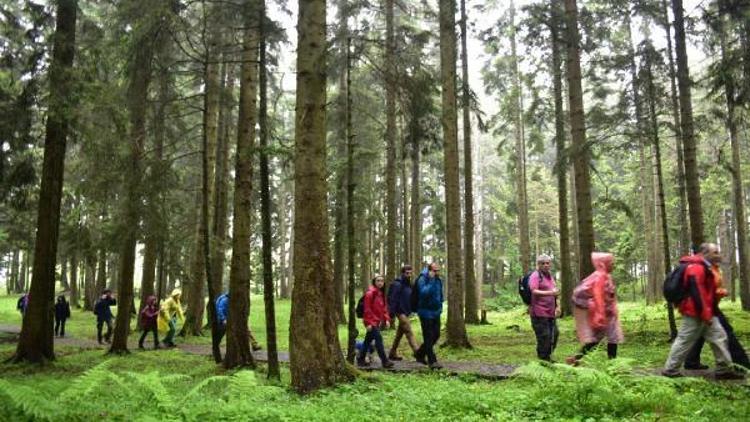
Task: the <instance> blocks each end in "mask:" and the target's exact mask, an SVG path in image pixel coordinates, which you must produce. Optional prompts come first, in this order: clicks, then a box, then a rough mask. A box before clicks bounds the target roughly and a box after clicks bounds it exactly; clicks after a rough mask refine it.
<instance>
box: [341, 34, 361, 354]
mask: <svg viewBox="0 0 750 422" xmlns="http://www.w3.org/2000/svg"><path fill="white" fill-rule="evenodd" d="M347 35H348V30H347ZM350 44H351V38H349V37H348V36H347V38H346V79H345V81H344V82H345V84H344V88H345V89H346V107H345V108H344V112H345V114H344V116H345V118H344V120H345V121H346V132H345V138H346V182H347V183H346V246H347V248H346V256H347V263H346V264H347V269H348V273H349V274H348V284H347V292H346V293H347V299H348V302H349V309H348V317H349V321H348V322H349V325H348V327H347V332H348V338H347V342H346V360H347V361H349V363H351V364H353V363H354V356H355V354H356V348H355V344H356V340H357V334H358V333H357V318H356V315H355V306H356V302H355V297H354V290H355V283H356V280H355V277H354V272H355V267H356V265H355V263H354V259H355V257H356V254H357V239H356V238H355V234H354V227H355V226H354V225H355V224H357V221H355V219H354V217H355V209H354V191H355V189H356V187H357V183H356V180H355V178H354V145H355V144H354V134H353V133H352V113H351V110H352V93H351V90H350V89H349V87H350V85H351V83H352V78H351V53H350V49H351V46H350Z"/></svg>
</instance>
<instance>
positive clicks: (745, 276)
mask: <svg viewBox="0 0 750 422" xmlns="http://www.w3.org/2000/svg"><path fill="white" fill-rule="evenodd" d="M727 3H728V2H727V0H722V1H721V5H722V6H723V7H727V8H728V7H729V5H728V4H727ZM721 19H725V18H724V17H721ZM720 36H721V60H722V67H723V68H724V73H723V78H722V79H723V81H724V98H725V101H726V107H727V130H728V131H729V139H730V142H731V144H732V168H731V171H732V199H733V203H732V205H733V207H732V211H733V212H734V217H735V220H734V221H735V225H736V227H737V252H738V255H739V270H740V271H739V272H740V302H741V304H742V309H743V310H745V311H750V256H748V244H747V218H745V198H744V190H743V188H742V163H741V158H740V144H741V141H740V139H739V134H738V129H737V119H738V116H737V107H736V106H737V103H736V99H735V97H736V95H737V94H736V91H737V89H736V87H735V81H734V75H733V73H732V71H731V66H732V64H731V63H730V60H731V59H730V58H729V56H728V54H727V52H726V28H725V26H724V23H722V28H721V34H720ZM699 199H700V198H699ZM729 252H730V253H731V254H734V253H735V252H734V250H732V251H729ZM724 255H726V252H725V253H724ZM728 275H729V278H730V279H731V274H728Z"/></svg>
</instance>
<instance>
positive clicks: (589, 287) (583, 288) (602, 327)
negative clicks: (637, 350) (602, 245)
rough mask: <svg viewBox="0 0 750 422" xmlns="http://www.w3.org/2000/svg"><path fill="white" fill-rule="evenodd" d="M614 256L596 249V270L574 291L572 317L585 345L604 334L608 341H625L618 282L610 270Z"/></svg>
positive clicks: (599, 339)
mask: <svg viewBox="0 0 750 422" xmlns="http://www.w3.org/2000/svg"><path fill="white" fill-rule="evenodd" d="M613 261H614V256H613V255H612V254H610V253H604V252H593V253H592V254H591V262H592V263H593V264H594V268H595V269H596V270H595V271H594V272H593V273H591V274H590V275H589V276H588V277H586V278H585V279H584V280H583V281H582V282H581V284H579V285H578V287H576V288H575V290H574V291H573V304H574V305H575V308H574V310H573V316H574V317H575V321H576V332H577V333H578V340H579V341H580V342H581V343H583V344H590V343H598V342H599V341H601V340H602V339H604V338H605V337H606V338H607V342H608V343H613V344H619V343H622V342H623V340H624V337H623V334H622V327H621V326H620V319H619V315H618V312H617V296H616V288H615V283H614V281H613V280H612V276H611V274H610V272H611V271H612V262H613Z"/></svg>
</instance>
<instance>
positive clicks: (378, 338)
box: [357, 327, 388, 363]
mask: <svg viewBox="0 0 750 422" xmlns="http://www.w3.org/2000/svg"><path fill="white" fill-rule="evenodd" d="M373 341H374V342H375V350H376V351H377V352H378V357H380V361H381V362H383V363H385V362H388V358H387V357H386V356H385V347H384V346H383V336H382V335H381V334H380V330H379V329H378V328H376V327H372V330H370V331H368V332H367V334H365V341H364V344H365V345H369V344H372V342H373ZM362 349H363V350H362V352H363V353H360V354H359V356H357V361H358V362H359V363H364V362H365V355H366V353H365V352H366V351H367V348H365V347H363V348H362Z"/></svg>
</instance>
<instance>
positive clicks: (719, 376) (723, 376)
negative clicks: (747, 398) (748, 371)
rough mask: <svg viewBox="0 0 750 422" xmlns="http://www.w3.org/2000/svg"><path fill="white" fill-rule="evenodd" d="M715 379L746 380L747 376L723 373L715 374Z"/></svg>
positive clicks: (737, 373)
mask: <svg viewBox="0 0 750 422" xmlns="http://www.w3.org/2000/svg"><path fill="white" fill-rule="evenodd" d="M714 379H717V380H744V379H745V374H741V373H739V372H734V371H722V372H716V373H715V374H714Z"/></svg>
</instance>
